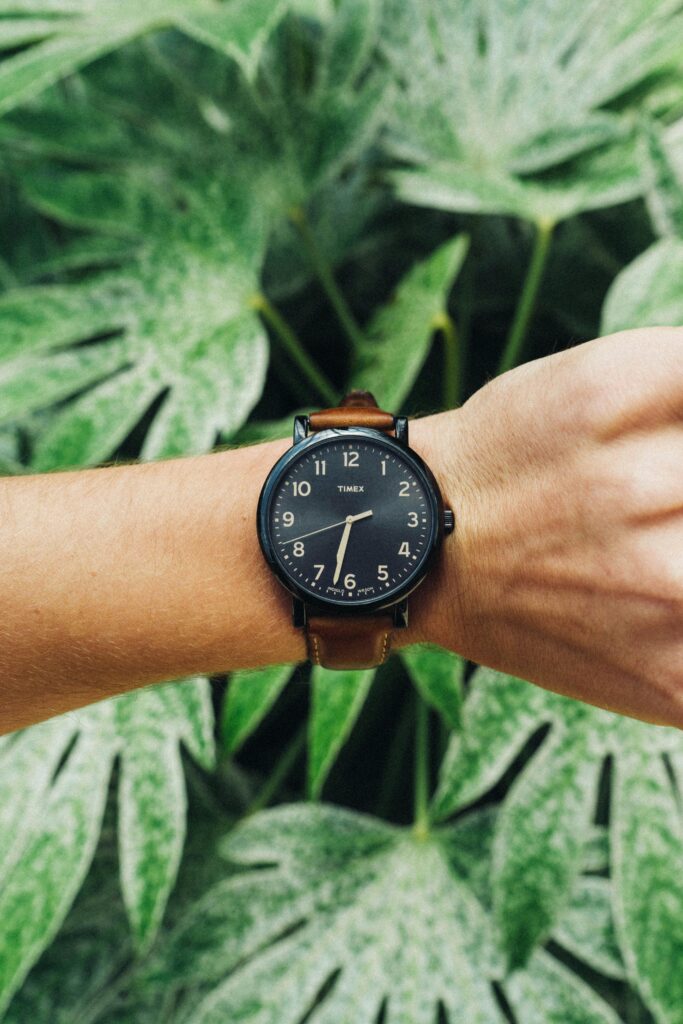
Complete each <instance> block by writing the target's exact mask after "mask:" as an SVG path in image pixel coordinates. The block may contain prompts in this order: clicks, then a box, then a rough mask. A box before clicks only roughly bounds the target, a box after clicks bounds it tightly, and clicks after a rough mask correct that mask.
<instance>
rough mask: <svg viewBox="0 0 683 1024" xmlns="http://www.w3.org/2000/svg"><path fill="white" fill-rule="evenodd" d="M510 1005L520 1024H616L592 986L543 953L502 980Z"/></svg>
mask: <svg viewBox="0 0 683 1024" xmlns="http://www.w3.org/2000/svg"><path fill="white" fill-rule="evenodd" d="M505 994H506V996H507V997H508V999H509V1001H510V1005H511V1006H512V1009H513V1010H514V1011H515V1013H516V1014H517V1015H518V1019H519V1020H520V1021H524V1024H620V1019H619V1017H617V1015H616V1013H615V1012H614V1010H612V1009H611V1007H610V1006H608V1005H607V1003H605V1002H604V1001H603V1000H602V999H601V998H600V997H599V996H598V995H596V993H595V992H593V990H592V989H590V988H588V986H587V985H585V984H584V983H583V982H582V981H581V980H580V979H579V978H578V977H577V976H576V975H575V974H572V973H571V972H570V971H568V970H567V968H566V967H563V966H562V964H560V963H558V962H557V960H553V959H552V958H551V957H549V956H547V955H546V954H545V953H542V952H540V951H539V952H538V953H535V954H534V956H533V958H532V960H531V962H530V963H529V966H528V968H527V970H525V971H518V972H515V973H514V974H513V975H512V976H511V977H510V978H508V979H507V981H506V983H505Z"/></svg>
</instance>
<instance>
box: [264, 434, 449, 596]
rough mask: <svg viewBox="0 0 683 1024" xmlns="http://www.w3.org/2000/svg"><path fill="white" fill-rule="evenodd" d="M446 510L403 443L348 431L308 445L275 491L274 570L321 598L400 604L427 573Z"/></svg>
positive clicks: (271, 519) (269, 523) (271, 516)
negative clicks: (396, 597) (440, 519)
mask: <svg viewBox="0 0 683 1024" xmlns="http://www.w3.org/2000/svg"><path fill="white" fill-rule="evenodd" d="M437 508H438V506H437V503H436V498H435V495H434V493H433V490H432V489H431V485H430V482H429V480H428V479H427V476H426V474H425V473H424V472H423V471H422V470H421V469H420V466H419V464H418V460H414V459H412V458H411V457H410V455H409V454H408V453H406V454H404V453H403V451H402V450H401V449H400V447H399V446H398V445H395V444H393V445H392V444H391V443H387V444H384V443H382V441H380V440H377V441H375V440H374V439H373V438H371V437H367V436H364V437H359V436H353V435H350V436H349V438H348V439H347V438H345V437H344V436H343V435H341V434H335V436H334V437H333V438H331V439H329V440H326V441H324V443H316V444H315V445H313V446H311V447H310V448H308V447H306V445H305V442H304V448H303V450H302V452H301V454H300V456H299V457H297V456H296V449H294V450H293V452H292V457H291V458H290V459H289V460H288V461H287V462H286V464H285V466H284V467H283V468H282V470H281V471H280V473H279V475H278V476H277V477H276V479H275V480H274V482H273V485H272V487H271V488H270V494H269V500H268V505H267V508H266V510H265V516H266V519H265V524H264V525H265V526H266V529H267V532H268V548H269V550H270V559H271V564H274V567H275V568H276V571H278V574H279V575H280V576H281V578H283V579H284V582H285V583H290V584H293V585H294V588H295V589H298V590H299V591H304V592H305V593H306V594H310V596H311V597H312V598H314V599H318V600H322V601H324V602H333V603H334V604H338V605H347V606H349V607H353V606H357V605H359V604H371V603H375V602H379V601H384V602H387V603H390V601H391V599H392V597H393V596H394V595H395V594H397V593H398V592H399V591H401V592H407V590H409V589H410V587H411V583H412V584H415V583H417V582H419V578H421V576H422V575H423V574H424V569H425V564H426V562H427V560H428V558H429V556H430V554H431V552H432V550H433V548H434V539H435V531H436V527H437V523H436V518H437Z"/></svg>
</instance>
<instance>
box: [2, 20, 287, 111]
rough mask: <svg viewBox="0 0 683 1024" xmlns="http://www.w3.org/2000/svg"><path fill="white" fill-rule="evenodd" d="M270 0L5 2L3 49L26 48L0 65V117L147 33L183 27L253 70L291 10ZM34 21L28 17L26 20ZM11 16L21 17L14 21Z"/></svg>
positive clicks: (249, 69)
mask: <svg viewBox="0 0 683 1024" xmlns="http://www.w3.org/2000/svg"><path fill="white" fill-rule="evenodd" d="M285 7H286V5H285V3H284V2H281V3H273V2H272V0H258V3H254V2H253V0H252V2H248V0H230V2H227V3H226V4H225V5H224V6H223V5H220V6H219V5H216V4H214V3H210V2H208V0H205V2H202V0H199V2H197V0H168V2H163V0H148V2H147V3H145V4H143V5H141V4H139V3H136V2H135V0H98V3H97V5H95V6H93V5H91V4H88V3H86V2H85V0H79V2H71V0H61V2H58V3H51V2H50V0H43V2H42V3H41V2H38V0H36V2H35V3H32V4H31V5H30V8H26V7H21V6H20V5H18V4H16V3H11V2H10V3H6V2H5V3H2V4H0V14H9V15H10V17H5V18H3V23H2V34H1V35H0V48H1V49H3V50H8V49H12V48H14V47H16V46H19V45H21V44H30V43H34V44H35V45H33V46H30V45H26V47H25V48H24V49H22V50H21V51H20V52H19V53H17V54H14V55H11V56H9V57H8V58H6V59H5V60H4V61H3V62H2V64H1V65H0V113H4V112H5V111H7V110H10V109H11V108H12V107H14V106H16V105H17V104H18V103H24V102H26V100H28V99H31V98H32V97H33V96H35V95H36V94H37V93H39V92H41V91H42V90H43V89H45V88H46V87H47V86H50V85H53V84H54V83H55V82H57V81H59V79H60V78H63V77H64V76H65V75H68V74H71V73H72V72H74V71H77V70H78V69H79V68H82V67H83V66H84V65H85V64H88V63H90V62H91V61H93V60H94V59H95V58H96V57H100V56H102V55H103V54H105V53H108V52H110V51H111V50H114V49H116V48H117V47H119V46H121V45H122V44H123V43H126V42H129V41H130V40H132V39H135V38H136V37H137V36H140V35H142V34H144V33H146V32H149V31H153V30H155V29H160V28H171V27H177V28H179V29H181V30H183V31H185V32H187V33H188V34H190V35H192V36H194V37H195V38H197V39H199V40H200V41H201V42H203V43H206V44H208V45H209V46H211V47H213V48H215V49H218V50H220V51H221V52H223V53H227V54H229V55H230V56H231V57H234V58H235V60H237V61H238V62H240V63H241V64H242V65H243V66H244V67H245V69H246V70H248V71H253V68H254V65H255V63H256V61H257V60H258V57H259V55H260V52H261V49H262V47H263V44H264V42H265V40H266V38H267V36H268V34H269V33H270V32H271V31H272V29H273V28H274V26H275V24H276V23H277V21H278V20H279V18H280V17H281V16H282V14H283V13H284V10H285ZM26 13H31V14H32V15H34V16H35V17H33V18H31V19H26V18H24V17H22V15H24V14H26ZM11 15H17V16H15V17H11Z"/></svg>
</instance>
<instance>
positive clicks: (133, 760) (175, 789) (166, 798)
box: [114, 680, 212, 949]
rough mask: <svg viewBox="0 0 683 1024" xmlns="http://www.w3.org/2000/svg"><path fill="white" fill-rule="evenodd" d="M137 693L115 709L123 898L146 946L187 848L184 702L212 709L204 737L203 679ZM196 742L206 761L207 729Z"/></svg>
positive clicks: (138, 940) (206, 697)
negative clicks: (182, 749) (119, 757)
mask: <svg viewBox="0 0 683 1024" xmlns="http://www.w3.org/2000/svg"><path fill="white" fill-rule="evenodd" d="M135 696H136V700H134V701H129V700H128V701H126V700H124V701H117V702H115V705H114V710H115V723H116V729H117V732H118V734H119V736H120V738H121V744H122V753H123V756H122V760H121V769H120V775H119V791H118V800H119V830H118V835H119V861H120V868H121V888H122V892H123V899H124V903H125V905H126V910H127V911H128V916H129V919H130V923H131V928H132V932H133V936H134V939H135V941H136V943H137V945H138V946H139V947H140V948H141V949H144V948H145V947H146V946H147V945H149V943H150V942H151V941H152V939H153V938H154V936H155V934H156V931H157V929H158V927H159V923H160V921H161V916H162V914H163V912H164V908H165V906H166V903H167V901H168V896H169V893H170V891H171V888H172V887H173V883H174V882H175V879H176V875H177V873H178V866H179V864H180V857H181V855H182V851H183V846H184V843H185V814H186V803H187V801H186V795H185V777H184V775H183V766H182V761H181V758H180V750H179V749H178V738H179V735H180V736H183V734H184V733H185V734H186V735H187V732H188V731H187V730H186V728H185V723H186V721H187V719H186V716H185V714H184V703H185V700H186V701H187V702H188V710H190V708H191V706H192V704H195V703H196V702H197V700H200V701H201V702H202V703H203V704H205V705H207V707H206V710H205V712H204V715H203V719H204V728H202V732H204V731H205V726H206V725H209V724H210V709H209V706H208V705H209V700H210V698H209V694H208V687H207V683H206V681H205V680H193V681H192V682H185V683H179V684H171V685H170V686H157V687H150V688H148V689H144V690H140V691H139V693H137V694H136V695H135ZM189 735H192V732H190V733H189ZM183 738H185V737H184V736H183ZM199 740H200V744H201V746H199V747H197V746H195V750H194V751H193V753H195V755H196V754H197V753H199V754H200V758H199V759H200V760H203V761H204V763H205V764H206V763H207V760H208V758H210V756H211V752H212V749H211V737H210V732H209V735H208V736H206V735H204V736H202V735H201V733H200V735H199ZM208 766H209V765H208V764H207V767H208Z"/></svg>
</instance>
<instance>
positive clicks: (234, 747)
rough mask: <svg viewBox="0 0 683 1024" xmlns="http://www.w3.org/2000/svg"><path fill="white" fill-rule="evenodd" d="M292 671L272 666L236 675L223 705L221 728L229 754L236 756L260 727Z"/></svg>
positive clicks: (289, 668) (286, 666)
mask: <svg viewBox="0 0 683 1024" xmlns="http://www.w3.org/2000/svg"><path fill="white" fill-rule="evenodd" d="M293 671H294V666H293V665H269V666H268V668H257V669H245V670H244V671H242V672H233V674H232V675H231V676H230V682H229V684H228V692H227V694H226V697H225V701H224V703H223V712H222V727H221V734H222V738H223V745H224V747H225V749H226V750H227V751H228V753H230V754H234V753H236V751H238V750H239V748H240V747H241V746H242V744H243V743H244V742H245V740H247V739H248V738H249V736H251V734H252V733H253V732H254V730H255V729H256V728H257V727H258V726H259V725H260V723H261V722H262V721H263V719H264V717H265V716H266V715H267V714H268V712H269V711H270V709H271V708H272V706H273V704H274V703H275V701H276V700H277V698H278V697H279V695H280V694H281V693H282V690H283V689H284V687H285V686H286V684H287V682H288V680H289V678H290V676H291V674H292V672H293Z"/></svg>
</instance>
